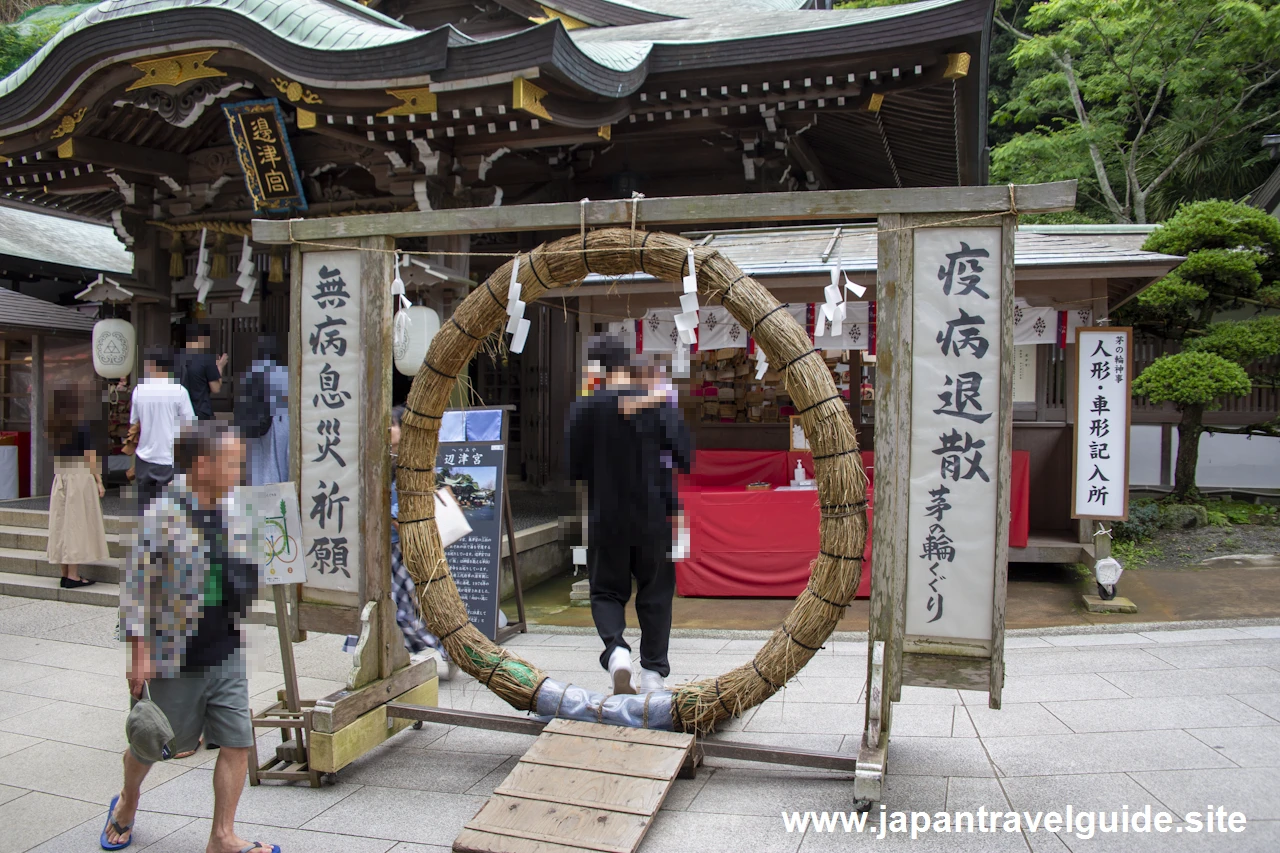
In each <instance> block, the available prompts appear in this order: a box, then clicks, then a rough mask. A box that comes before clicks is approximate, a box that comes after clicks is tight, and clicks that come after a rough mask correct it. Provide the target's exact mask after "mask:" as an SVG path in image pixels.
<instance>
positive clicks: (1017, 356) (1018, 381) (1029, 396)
mask: <svg viewBox="0 0 1280 853" xmlns="http://www.w3.org/2000/svg"><path fill="white" fill-rule="evenodd" d="M1035 401H1036V347H1035V344H1019V343H1015V344H1014V347H1013V402H1015V403H1034V402H1035Z"/></svg>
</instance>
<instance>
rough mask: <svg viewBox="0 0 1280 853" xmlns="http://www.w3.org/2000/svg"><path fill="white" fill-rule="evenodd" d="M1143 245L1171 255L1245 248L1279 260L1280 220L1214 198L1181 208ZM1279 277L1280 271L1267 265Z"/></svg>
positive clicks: (1272, 273)
mask: <svg viewBox="0 0 1280 853" xmlns="http://www.w3.org/2000/svg"><path fill="white" fill-rule="evenodd" d="M1142 248H1144V249H1146V250H1147V251H1149V252H1164V253H1166V254H1169V255H1190V254H1192V253H1194V252H1199V251H1203V250H1205V249H1244V250H1245V251H1249V252H1257V253H1260V254H1262V255H1264V256H1265V257H1266V258H1267V259H1269V261H1270V263H1271V264H1275V263H1276V253H1277V249H1280V220H1277V219H1276V218H1275V217H1274V216H1271V215H1270V214H1268V213H1267V212H1266V211H1263V210H1258V209H1257V208H1254V207H1250V206H1249V205H1247V204H1238V203H1236V202H1232V201H1222V200H1218V199H1211V200H1207V201H1201V202H1195V203H1191V204H1186V205H1183V206H1182V207H1180V208H1179V209H1178V211H1177V213H1176V215H1174V216H1173V218H1171V219H1170V220H1169V221H1168V222H1166V223H1165V225H1164V227H1163V228H1157V229H1156V230H1155V231H1153V232H1151V236H1150V237H1148V238H1147V240H1146V242H1145V243H1144V244H1143V246H1142ZM1267 269H1268V270H1269V271H1270V273H1271V275H1270V278H1275V274H1276V273H1277V272H1280V269H1277V268H1276V267H1274V266H1269V267H1268V268H1267Z"/></svg>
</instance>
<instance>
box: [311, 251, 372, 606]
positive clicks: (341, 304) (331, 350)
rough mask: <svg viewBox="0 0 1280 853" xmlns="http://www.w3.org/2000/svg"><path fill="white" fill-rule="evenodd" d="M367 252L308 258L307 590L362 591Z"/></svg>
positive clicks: (319, 254) (329, 254)
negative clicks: (362, 286) (363, 257)
mask: <svg viewBox="0 0 1280 853" xmlns="http://www.w3.org/2000/svg"><path fill="white" fill-rule="evenodd" d="M359 279H360V253H359V252H309V253H307V254H304V255H303V256H302V310H301V312H300V317H301V323H302V363H301V370H302V394H301V403H302V416H301V418H300V421H301V426H300V429H301V433H302V483H301V486H302V506H301V508H300V509H301V514H302V548H303V551H302V555H303V558H304V560H305V563H306V570H307V586H308V587H312V588H318V589H328V590H336V591H341V592H358V591H359V590H360V565H361V563H360V534H359V529H360V504H361V495H360V478H359V466H360V454H359V437H360V399H361V395H360V392H361V387H360V379H361V376H360V351H361V346H362V344H361V340H360V294H359V289H358V288H359Z"/></svg>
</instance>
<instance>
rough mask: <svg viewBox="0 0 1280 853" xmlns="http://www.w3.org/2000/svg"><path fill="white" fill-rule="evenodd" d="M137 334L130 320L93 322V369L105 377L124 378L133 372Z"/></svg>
mask: <svg viewBox="0 0 1280 853" xmlns="http://www.w3.org/2000/svg"><path fill="white" fill-rule="evenodd" d="M136 343H137V336H136V334H135V333H134V330H133V324H132V323H130V322H129V321H128V320H117V319H109V320H99V321H98V322H97V323H94V324H93V369H94V370H96V371H97V372H98V375H99V376H101V377H103V378H104V379H122V378H124V377H125V376H128V375H129V374H130V373H132V372H133V351H134V347H135V346H136Z"/></svg>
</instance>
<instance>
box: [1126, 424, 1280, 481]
mask: <svg viewBox="0 0 1280 853" xmlns="http://www.w3.org/2000/svg"><path fill="white" fill-rule="evenodd" d="M1177 458H1178V430H1177V427H1176V426H1175V427H1174V428H1173V447H1172V448H1171V450H1170V457H1169V465H1170V469H1171V470H1170V472H1169V474H1170V479H1172V466H1173V464H1174V462H1175V461H1176V460H1177ZM1129 483H1130V485H1133V486H1158V485H1159V484H1160V427H1159V426H1155V425H1151V424H1135V425H1134V426H1133V427H1132V429H1131V431H1130V441H1129ZM1196 484H1197V485H1199V486H1201V487H1231V488H1237V489H1280V438H1265V437H1256V436H1255V437H1254V438H1249V437H1247V436H1242V435H1213V434H1209V433H1206V434H1205V435H1202V436H1201V437H1200V460H1199V464H1198V465H1197V466H1196Z"/></svg>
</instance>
